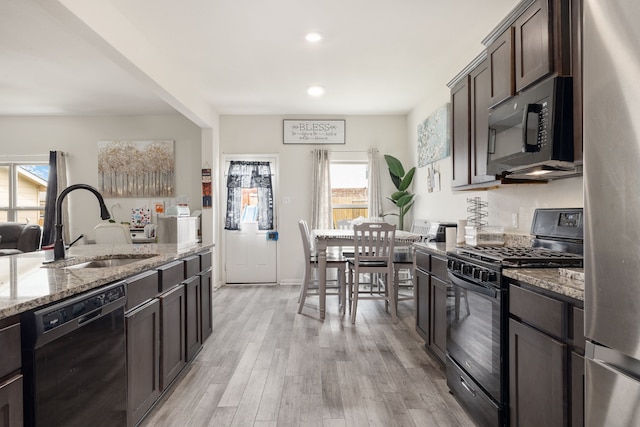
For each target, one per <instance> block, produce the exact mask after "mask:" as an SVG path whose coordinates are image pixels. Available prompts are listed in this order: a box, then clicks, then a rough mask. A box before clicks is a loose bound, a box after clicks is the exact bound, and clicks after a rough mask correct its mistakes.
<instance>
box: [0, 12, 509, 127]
mask: <svg viewBox="0 0 640 427" xmlns="http://www.w3.org/2000/svg"><path fill="white" fill-rule="evenodd" d="M101 1H103V2H106V3H110V6H111V8H112V9H113V10H116V11H118V12H119V14H121V15H122V17H123V18H124V20H126V22H127V23H130V25H131V26H132V28H135V29H136V31H137V32H138V33H139V34H140V36H141V37H142V38H144V39H145V40H146V42H147V43H149V44H150V45H152V46H153V47H154V48H155V49H156V50H157V52H160V53H161V57H162V59H163V61H165V63H166V66H167V67H177V68H178V69H179V70H181V74H180V75H181V78H183V79H184V81H185V82H189V83H190V84H189V85H188V86H189V88H190V90H191V92H192V94H191V95H192V96H194V97H196V98H198V99H199V100H201V101H202V102H203V103H205V104H207V105H209V106H210V107H211V108H213V109H214V110H215V111H217V112H218V113H220V114H324V115H347V114H371V115H376V114H406V113H408V112H409V111H410V110H411V109H412V108H413V107H415V106H416V105H418V104H419V103H421V102H422V101H423V100H425V99H426V98H428V97H429V96H430V94H431V93H436V94H438V96H439V97H441V96H442V95H441V94H442V90H443V87H444V86H445V85H446V83H447V82H448V81H449V80H450V79H451V78H453V77H454V76H455V74H456V73H457V72H458V71H459V70H461V69H462V68H463V67H464V66H465V65H466V64H467V63H469V62H470V61H471V60H472V59H473V58H474V57H475V56H476V55H477V54H479V53H480V52H481V51H482V49H483V46H482V45H481V43H480V42H481V40H482V39H483V38H484V37H485V36H486V35H487V34H488V33H489V32H490V31H491V30H492V29H493V27H494V26H495V25H497V24H498V22H499V21H500V20H501V19H502V18H503V17H504V16H506V15H507V14H508V12H509V11H510V10H511V9H513V8H514V7H515V6H516V4H517V3H518V1H517V0H484V1H478V0H457V1H443V0H315V1H312V0H271V1H267V0H234V1H231V0H188V1H187V2H185V1H178V0H101ZM47 2H49V3H51V2H53V3H56V2H59V3H64V0H47V1H46V2H45V1H44V0H0V115H103V114H158V113H168V112H171V113H174V112H176V109H177V110H180V108H176V109H174V108H173V107H177V106H176V105H170V104H173V101H172V98H171V97H170V96H166V93H163V91H161V90H157V87H156V88H154V85H152V84H149V81H148V80H147V79H145V78H144V75H145V73H148V71H150V70H148V69H147V70H145V69H144V66H140V67H139V68H140V70H141V71H142V73H135V75H134V74H131V73H130V71H125V69H124V68H121V67H120V65H117V64H116V62H114V61H112V60H111V59H109V57H108V56H107V55H106V54H105V53H104V46H102V45H101V44H100V43H97V42H96V39H95V37H92V38H91V41H89V39H88V38H87V37H86V33H83V35H81V34H80V32H78V31H77V29H75V30H74V28H75V27H74V28H72V26H69V25H65V24H63V23H62V22H61V21H60V20H59V19H58V18H57V17H56V16H54V15H52V14H50V13H49V12H48V11H47V10H45V9H43V8H42V7H41V6H40V4H45V3H47ZM71 3H73V1H71ZM109 24H111V23H109ZM114 30H117V29H114ZM311 30H315V31H320V32H321V33H323V34H324V39H323V41H321V42H320V43H318V44H315V45H311V44H309V43H307V42H306V41H305V40H304V36H305V33H306V32H308V31H311ZM97 33H100V31H97ZM123 55H124V56H127V54H126V53H123ZM141 55H144V53H141ZM141 55H138V58H140V57H141ZM129 59H130V60H131V61H132V62H133V63H134V65H135V61H136V58H131V57H130V58H129ZM129 70H130V68H129ZM145 80H147V81H145ZM312 84H319V85H322V86H324V87H325V88H326V90H327V91H326V94H325V95H324V96H323V97H322V98H318V99H315V98H310V97H309V96H308V95H307V94H306V88H307V86H309V85H312ZM170 91H171V90H170V89H169V92H170ZM163 99H164V100H163Z"/></svg>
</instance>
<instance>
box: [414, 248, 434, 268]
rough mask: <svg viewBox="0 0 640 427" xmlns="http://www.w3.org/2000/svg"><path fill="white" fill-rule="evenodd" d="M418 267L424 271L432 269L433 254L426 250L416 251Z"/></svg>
mask: <svg viewBox="0 0 640 427" xmlns="http://www.w3.org/2000/svg"><path fill="white" fill-rule="evenodd" d="M416 267H417V268H419V269H421V270H423V271H430V270H431V255H429V254H428V253H426V252H422V251H416Z"/></svg>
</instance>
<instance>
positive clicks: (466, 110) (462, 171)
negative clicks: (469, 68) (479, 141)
mask: <svg viewBox="0 0 640 427" xmlns="http://www.w3.org/2000/svg"><path fill="white" fill-rule="evenodd" d="M469 86H470V80H469V75H466V76H465V77H464V78H463V79H461V80H460V81H459V82H458V83H457V84H456V85H455V86H454V87H452V88H451V159H452V161H453V176H452V182H451V185H452V186H453V187H457V186H460V185H467V184H469V183H470V178H471V164H470V153H471V145H470V144H471V138H470V136H471V129H470V118H471V104H470V102H469V101H470V97H469V96H470V91H469Z"/></svg>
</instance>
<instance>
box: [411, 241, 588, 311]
mask: <svg viewBox="0 0 640 427" xmlns="http://www.w3.org/2000/svg"><path fill="white" fill-rule="evenodd" d="M530 240H531V236H528V235H511V236H509V235H508V236H507V241H506V242H505V246H525V247H526V246H529V245H530ZM413 246H414V248H416V249H423V250H427V251H429V252H431V253H435V254H438V255H446V254H447V252H448V251H453V250H455V248H456V245H455V244H447V243H445V242H419V243H414V244H413ZM502 275H503V276H505V277H509V278H512V279H516V280H519V281H521V282H524V283H528V284H530V285H532V286H536V287H539V288H541V289H546V290H548V291H552V292H555V293H557V294H560V295H563V296H566V297H569V298H573V299H577V300H579V301H584V269H581V268H571V269H564V268H504V269H503V270H502Z"/></svg>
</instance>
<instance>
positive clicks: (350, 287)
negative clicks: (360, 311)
mask: <svg viewBox="0 0 640 427" xmlns="http://www.w3.org/2000/svg"><path fill="white" fill-rule="evenodd" d="M348 274H349V289H348V294H349V314H351V299H352V298H353V270H351V269H349V273H348Z"/></svg>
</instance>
